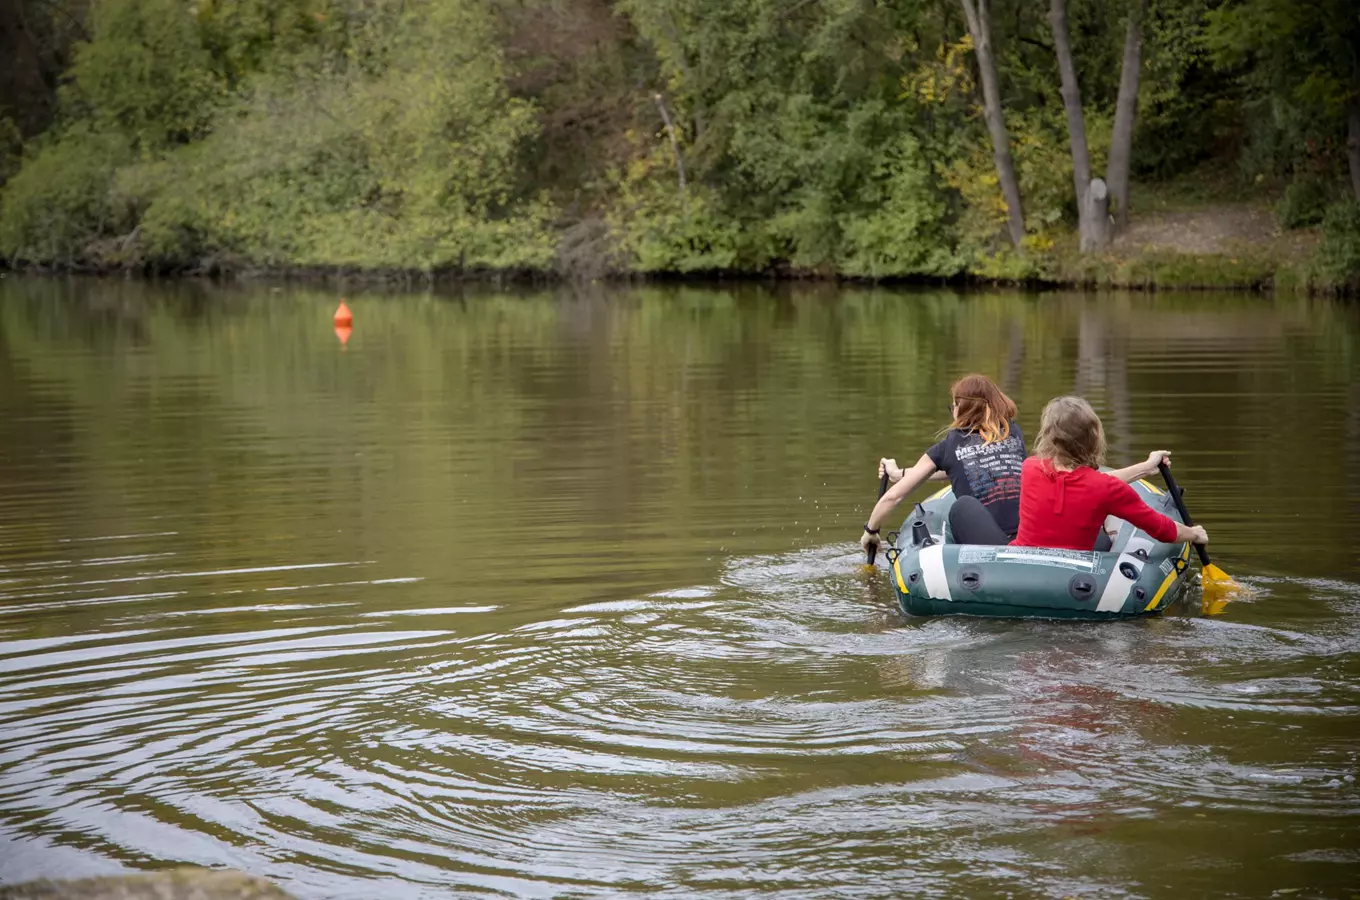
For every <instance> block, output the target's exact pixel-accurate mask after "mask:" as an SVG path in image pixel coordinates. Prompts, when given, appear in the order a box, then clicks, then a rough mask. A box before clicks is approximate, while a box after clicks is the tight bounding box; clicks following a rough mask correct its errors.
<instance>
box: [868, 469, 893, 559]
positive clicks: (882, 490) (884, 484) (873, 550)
mask: <svg viewBox="0 0 1360 900" xmlns="http://www.w3.org/2000/svg"><path fill="white" fill-rule="evenodd" d="M886 493H888V470H887V469H884V470H883V477H882V478H880V479H878V499H880V500H882V499H883V495H884V494H886ZM864 555H865V556H867V557H868V559H866V560H865V561H864V562H865V565H870V566H872V565H873V564H874V557H875V556H877V555H878V548H877V547H870V548H869V549H868V550H865V551H864Z"/></svg>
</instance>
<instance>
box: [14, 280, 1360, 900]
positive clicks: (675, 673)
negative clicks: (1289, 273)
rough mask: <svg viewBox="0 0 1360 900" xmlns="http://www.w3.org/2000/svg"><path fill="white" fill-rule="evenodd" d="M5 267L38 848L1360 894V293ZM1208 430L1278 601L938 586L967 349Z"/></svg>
mask: <svg viewBox="0 0 1360 900" xmlns="http://www.w3.org/2000/svg"><path fill="white" fill-rule="evenodd" d="M335 302H336V295H335V294H334V293H330V292H324V291H318V290H314V289H307V290H299V289H293V288H285V289H283V290H279V291H275V290H271V289H270V288H267V287H258V286H256V287H246V288H240V289H224V288H213V287H207V286H201V285H174V286H169V287H155V286H147V285H144V284H136V283H123V282H114V281H109V282H84V283H75V284H70V283H66V282H59V281H23V280H19V279H16V278H14V277H12V276H11V277H9V278H6V279H3V280H0V491H2V492H3V493H0V882H12V881H18V880H22V879H26V878H30V877H37V876H74V875H83V874H92V873H101V872H111V871H118V870H124V869H143V868H150V867H157V866H165V865H170V864H174V863H181V862H185V863H197V864H203V865H229V866H234V867H237V868H240V869H244V870H247V871H249V872H252V873H255V874H259V875H263V876H265V877H267V878H270V879H273V880H275V881H277V882H278V883H280V884H281V885H283V886H285V887H286V888H288V889H289V890H291V891H293V892H295V893H296V894H298V895H299V896H300V897H304V898H331V897H336V898H371V897H377V896H382V897H390V898H398V897H400V898H406V897H420V898H426V897H428V898H435V897H450V896H480V895H491V894H502V895H513V896H523V897H586V896H591V897H594V896H644V895H645V896H672V897H692V896H699V897H711V898H718V897H721V898H737V897H748V896H755V895H778V896H780V897H809V898H811V897H818V898H820V897H828V896H843V897H856V898H859V897H902V896H940V897H945V896H948V897H960V896H968V897H979V898H990V897H1063V896H1099V897H1102V898H1104V897H1124V896H1127V897H1152V898H1183V897H1189V896H1209V895H1213V896H1225V897H1227V896H1238V897H1265V896H1270V895H1272V893H1273V892H1276V891H1294V892H1295V893H1291V894H1281V895H1280V896H1292V897H1351V896H1353V894H1354V892H1355V891H1356V889H1357V888H1356V886H1357V884H1360V843H1357V824H1358V823H1360V818H1357V816H1360V789H1358V788H1357V784H1356V781H1355V777H1356V775H1357V769H1358V768H1360V762H1357V753H1358V752H1360V728H1357V714H1358V713H1360V659H1357V650H1360V618H1358V617H1360V551H1357V541H1356V538H1355V535H1356V533H1357V529H1360V314H1357V312H1356V310H1355V309H1348V308H1347V307H1344V306H1336V305H1332V304H1328V303H1321V302H1311V303H1310V302H1306V301H1299V300H1292V299H1290V300H1270V299H1266V298H1260V297H1254V296H1231V295H1222V294H1214V295H1202V296H1189V297H1187V296H1168V295H1157V296H1132V297H1129V296H1118V297H1104V298H1092V299H1086V298H1082V297H1076V296H1060V295H1050V296H1044V297H1026V296H1020V295H1010V294H996V295H985V296H970V297H964V298H960V297H957V296H954V295H951V294H949V293H944V292H938V293H900V292H891V291H858V290H836V289H832V288H823V289H815V290H798V291H788V290H786V291H781V292H778V293H770V292H769V291H767V290H765V289H762V288H752V287H742V288H736V289H730V290H727V289H712V290H704V289H696V288H680V289H676V288H640V289H608V290H604V289H601V290H597V291H592V292H579V291H578V292H572V291H569V290H564V291H558V292H552V293H550V292H543V293H529V294H519V295H509V294H494V293H488V292H486V291H474V292H469V293H467V294H463V295H453V296H427V295H405V296H395V295H393V296H378V295H365V294H359V295H357V296H353V297H352V298H351V305H352V306H353V308H354V312H355V316H356V323H355V329H354V333H353V335H352V337H351V338H350V340H349V342H348V345H347V346H344V347H342V346H341V345H340V343H339V342H338V341H337V338H336V335H335V334H334V333H333V332H332V328H331V324H330V313H331V310H332V309H333V307H334V305H335ZM973 369H977V370H981V371H985V372H989V373H992V374H993V375H995V376H996V377H997V378H998V379H999V380H1001V381H1002V382H1003V383H1004V384H1005V385H1006V386H1007V387H1008V388H1009V389H1010V390H1011V391H1012V393H1013V395H1014V396H1015V398H1016V399H1017V401H1018V402H1019V404H1020V407H1021V417H1020V418H1021V423H1022V424H1023V425H1024V426H1025V428H1026V431H1027V433H1028V434H1033V433H1034V431H1035V426H1036V424H1037V417H1038V413H1039V410H1040V408H1041V406H1042V404H1043V402H1044V401H1045V400H1047V399H1048V398H1049V397H1050V396H1052V395H1054V394H1057V393H1063V392H1070V391H1073V390H1076V391H1080V392H1082V393H1084V394H1085V395H1086V396H1088V397H1090V398H1091V399H1092V400H1093V402H1095V403H1096V405H1097V406H1098V407H1099V408H1100V410H1101V411H1102V413H1103V414H1104V416H1105V419H1106V425H1107V429H1108V431H1109V432H1110V437H1111V443H1112V445H1113V448H1114V452H1113V456H1114V460H1113V461H1114V462H1117V463H1123V462H1127V461H1132V460H1133V459H1135V458H1140V457H1141V456H1142V455H1143V454H1145V453H1146V451H1148V450H1150V449H1154V448H1161V447H1170V448H1172V449H1173V450H1174V451H1175V454H1176V455H1175V459H1176V467H1177V471H1178V473H1179V477H1180V480H1181V481H1182V483H1183V484H1184V485H1185V486H1186V489H1187V498H1186V499H1187V502H1188V504H1189V506H1190V509H1191V511H1192V512H1193V513H1194V514H1195V515H1196V517H1197V518H1199V519H1201V520H1202V521H1203V522H1204V523H1205V524H1206V525H1207V527H1208V528H1209V531H1210V533H1211V534H1212V536H1213V538H1214V544H1213V545H1212V548H1211V549H1213V550H1214V551H1215V553H1216V555H1217V557H1218V561H1219V562H1220V563H1221V564H1222V565H1223V567H1224V568H1226V569H1227V570H1228V571H1229V572H1231V573H1232V574H1234V575H1236V576H1237V577H1238V578H1239V580H1242V581H1245V582H1248V583H1249V584H1250V585H1251V586H1252V587H1254V588H1255V589H1256V596H1255V597H1254V599H1252V600H1250V601H1249V602H1239V603H1235V604H1233V605H1231V606H1230V607H1229V608H1228V609H1227V611H1226V612H1225V614H1224V615H1222V616H1220V617H1216V618H1204V617H1202V616H1200V615H1199V613H1198V610H1197V609H1195V608H1193V604H1192V605H1191V606H1189V607H1187V608H1185V609H1182V610H1179V611H1178V612H1177V613H1176V614H1174V615H1171V616H1166V617H1162V618H1159V619H1153V620H1144V621H1136V622H1126V623H1116V624H1108V625H1098V626H1091V625H1075V626H1074V625H1071V624H1051V623H1042V622H1023V623H1018V622H998V621H981V620H963V619H937V620H911V621H908V620H905V619H903V618H902V617H900V616H899V615H898V614H897V613H896V611H895V610H894V607H893V601H892V595H891V593H890V591H889V590H888V585H887V583H886V581H885V580H884V579H883V578H882V573H881V572H880V573H879V576H878V577H873V576H871V575H867V574H866V573H865V572H864V571H863V569H862V567H861V566H860V565H859V562H860V557H859V554H858V545H857V543H856V540H857V538H858V532H859V526H860V523H861V522H862V521H863V519H864V516H865V514H866V513H867V510H868V508H869V505H870V503H871V501H872V498H873V492H874V488H875V484H874V475H873V467H874V464H875V461H876V459H877V457H878V456H879V455H880V454H884V453H892V454H895V455H897V456H899V457H906V458H914V457H915V456H916V455H918V454H919V453H920V451H921V450H922V449H923V448H924V447H925V446H926V444H927V443H928V442H929V440H930V436H931V435H932V434H933V433H934V432H935V431H936V430H937V429H938V428H939V427H940V426H941V425H942V424H943V423H942V422H941V414H942V412H943V409H944V405H945V399H946V390H947V386H948V384H949V381H950V380H951V378H952V377H953V376H955V375H957V374H960V373H962V372H964V371H968V370H973Z"/></svg>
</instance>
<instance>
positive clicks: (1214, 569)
mask: <svg viewBox="0 0 1360 900" xmlns="http://www.w3.org/2000/svg"><path fill="white" fill-rule="evenodd" d="M1157 470H1158V471H1160V472H1161V473H1162V480H1163V481H1165V482H1166V489H1167V490H1168V491H1170V492H1171V499H1172V501H1174V502H1175V504H1176V511H1177V512H1179V513H1180V514H1181V520H1182V521H1183V522H1185V524H1186V525H1194V524H1195V523H1194V520H1192V519H1191V518H1190V513H1189V512H1187V511H1186V509H1185V500H1184V499H1183V498H1182V497H1181V489H1180V486H1179V485H1177V484H1176V479H1175V478H1172V477H1171V469H1170V468H1169V467H1168V466H1167V464H1166V460H1162V461H1161V462H1159V463H1157ZM1195 550H1196V551H1198V552H1199V566H1200V568H1199V578H1200V584H1201V585H1202V586H1203V588H1204V595H1205V597H1206V599H1207V598H1208V597H1209V596H1210V595H1211V594H1212V595H1215V596H1217V595H1218V594H1220V592H1224V593H1225V592H1227V591H1237V590H1241V588H1242V586H1241V585H1239V584H1238V583H1237V582H1236V581H1233V579H1232V576H1231V575H1229V574H1228V573H1227V572H1225V571H1223V570H1222V569H1220V568H1219V567H1218V566H1216V565H1214V564H1213V563H1211V562H1209V551H1208V550H1206V549H1205V547H1204V545H1203V544H1195Z"/></svg>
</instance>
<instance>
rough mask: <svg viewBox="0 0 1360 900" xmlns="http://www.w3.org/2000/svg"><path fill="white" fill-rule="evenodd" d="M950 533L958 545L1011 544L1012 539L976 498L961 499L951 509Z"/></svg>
mask: <svg viewBox="0 0 1360 900" xmlns="http://www.w3.org/2000/svg"><path fill="white" fill-rule="evenodd" d="M949 533H950V535H951V536H952V537H953V541H954V543H956V544H993V545H995V544H1009V543H1010V542H1011V539H1010V537H1009V536H1008V535H1007V534H1006V532H1004V531H1002V530H1001V526H1000V525H998V524H996V519H993V518H992V514H991V513H989V512H987V507H985V506H983V505H982V503H981V502H980V501H979V500H978V498H976V497H960V498H959V499H957V500H955V501H954V505H953V506H951V507H949Z"/></svg>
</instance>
